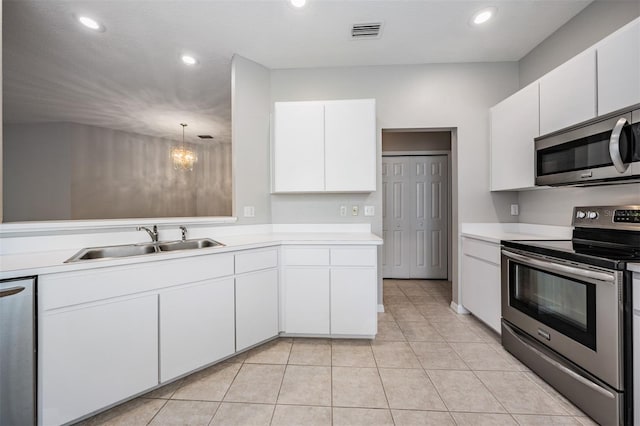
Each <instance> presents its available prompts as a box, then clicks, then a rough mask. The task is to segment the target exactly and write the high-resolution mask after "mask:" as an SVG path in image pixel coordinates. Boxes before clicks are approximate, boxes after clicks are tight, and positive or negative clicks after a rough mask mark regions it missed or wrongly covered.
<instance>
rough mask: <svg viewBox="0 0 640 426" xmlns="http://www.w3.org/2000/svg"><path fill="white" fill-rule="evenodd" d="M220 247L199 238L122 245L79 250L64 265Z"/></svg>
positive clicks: (217, 244) (214, 242)
mask: <svg viewBox="0 0 640 426" xmlns="http://www.w3.org/2000/svg"><path fill="white" fill-rule="evenodd" d="M222 246H224V244H222V243H219V242H218V241H215V240H212V239H211V238H201V239H197V240H177V241H166V242H154V243H142V244H124V245H119V246H105V247H90V248H85V249H82V250H80V251H79V252H78V253H76V254H75V255H73V256H72V257H71V258H69V259H67V260H66V261H65V262H64V263H70V262H77V261H80V260H92V259H106V258H119V257H130V256H141V255H145V254H155V253H166V252H172V251H177V250H197V249H203V248H210V247H222Z"/></svg>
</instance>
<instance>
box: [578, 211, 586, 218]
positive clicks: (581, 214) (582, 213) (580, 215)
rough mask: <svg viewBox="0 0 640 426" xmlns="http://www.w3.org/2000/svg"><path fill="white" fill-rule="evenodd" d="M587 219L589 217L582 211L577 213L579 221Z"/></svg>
mask: <svg viewBox="0 0 640 426" xmlns="http://www.w3.org/2000/svg"><path fill="white" fill-rule="evenodd" d="M585 217H587V214H586V213H585V212H583V211H582V210H578V211H577V212H576V218H578V219H584V218H585Z"/></svg>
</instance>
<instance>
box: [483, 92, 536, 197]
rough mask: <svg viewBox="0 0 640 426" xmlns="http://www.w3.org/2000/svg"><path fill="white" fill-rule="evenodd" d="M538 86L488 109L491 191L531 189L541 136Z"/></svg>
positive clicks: (518, 93) (533, 183)
mask: <svg viewBox="0 0 640 426" xmlns="http://www.w3.org/2000/svg"><path fill="white" fill-rule="evenodd" d="M538 109H539V102H538V82H537V81H536V82H535V83H532V84H530V85H529V86H527V87H525V88H524V89H522V90H520V91H519V92H517V93H516V94H514V95H513V96H511V97H509V98H507V99H505V100H504V101H502V102H500V103H499V104H498V105H496V106H494V107H493V108H491V190H492V191H505V190H515V189H524V188H532V187H534V186H535V182H534V175H535V174H534V163H535V160H534V144H533V140H534V138H536V137H538V136H540V127H539V126H540V117H539V114H538Z"/></svg>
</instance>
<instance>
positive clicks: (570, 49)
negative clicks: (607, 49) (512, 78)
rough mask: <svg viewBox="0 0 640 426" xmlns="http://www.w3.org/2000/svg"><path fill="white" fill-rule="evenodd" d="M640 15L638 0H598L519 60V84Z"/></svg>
mask: <svg viewBox="0 0 640 426" xmlns="http://www.w3.org/2000/svg"><path fill="white" fill-rule="evenodd" d="M638 16H640V1H638V0H596V1H594V2H593V3H591V4H590V5H589V6H587V7H586V8H584V9H583V10H582V11H581V12H580V13H578V14H577V15H576V16H574V17H573V18H572V19H570V20H569V21H568V22H567V23H566V24H564V25H563V26H562V27H560V28H559V29H558V30H557V31H556V32H554V33H553V34H551V35H550V36H549V37H548V38H546V39H545V40H544V41H542V43H540V44H539V45H538V46H536V47H535V48H534V49H532V50H531V51H530V52H529V53H528V54H527V55H526V56H524V57H523V58H522V59H520V62H519V66H520V87H524V86H526V85H528V84H529V83H531V82H533V81H535V80H537V79H538V78H540V77H542V76H543V75H544V74H546V73H547V72H549V71H551V70H552V69H554V68H555V67H557V66H558V65H560V64H562V63H563V62H566V61H567V60H569V59H571V58H572V57H574V56H575V55H577V54H578V53H580V52H582V51H583V50H585V49H586V48H588V47H590V46H592V45H594V44H595V43H596V42H598V41H600V40H601V39H603V38H605V37H606V36H608V35H609V34H611V33H613V32H614V31H616V30H617V29H618V28H621V27H622V26H624V25H625V24H627V23H629V22H631V21H633V20H634V19H635V18H636V17H638Z"/></svg>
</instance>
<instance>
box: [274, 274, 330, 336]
mask: <svg viewBox="0 0 640 426" xmlns="http://www.w3.org/2000/svg"><path fill="white" fill-rule="evenodd" d="M282 279H283V291H284V297H283V302H284V306H283V308H284V315H283V317H284V331H285V333H290V334H296V333H297V334H329V330H330V328H329V327H330V323H329V318H330V314H329V303H330V301H329V268H328V267H317V268H311V267H310V268H284V269H283V271H282Z"/></svg>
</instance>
